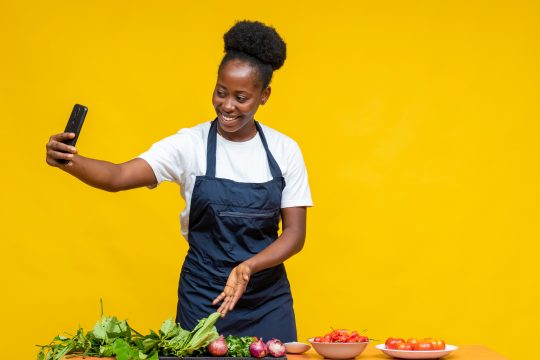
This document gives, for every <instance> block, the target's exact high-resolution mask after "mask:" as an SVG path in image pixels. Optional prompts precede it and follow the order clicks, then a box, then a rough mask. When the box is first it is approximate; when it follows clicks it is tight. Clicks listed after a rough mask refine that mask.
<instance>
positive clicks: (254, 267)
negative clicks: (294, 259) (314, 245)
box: [244, 207, 307, 274]
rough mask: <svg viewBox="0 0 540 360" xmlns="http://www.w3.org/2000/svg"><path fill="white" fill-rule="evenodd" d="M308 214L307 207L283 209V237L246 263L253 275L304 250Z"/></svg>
mask: <svg viewBox="0 0 540 360" xmlns="http://www.w3.org/2000/svg"><path fill="white" fill-rule="evenodd" d="M306 213H307V211H306V208H305V207H291V208H284V209H282V211H281V216H282V225H283V231H282V232H281V236H280V237H279V238H278V239H277V240H276V241H274V242H273V243H272V244H270V245H268V247H267V248H266V249H264V250H263V251H261V252H260V253H258V254H257V255H255V256H253V257H252V258H250V259H248V260H246V261H245V262H244V263H245V264H246V265H247V267H248V268H249V269H250V273H251V274H255V273H257V272H259V271H261V270H264V269H268V268H270V267H273V266H276V265H279V264H281V263H282V262H284V261H285V260H287V259H288V258H290V257H291V256H293V255H294V254H296V253H298V252H300V250H302V248H303V247H304V241H305V238H306Z"/></svg>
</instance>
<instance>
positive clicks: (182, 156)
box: [138, 129, 193, 185]
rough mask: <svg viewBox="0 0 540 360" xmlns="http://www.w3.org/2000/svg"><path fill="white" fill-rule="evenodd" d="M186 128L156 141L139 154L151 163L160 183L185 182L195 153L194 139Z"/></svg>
mask: <svg viewBox="0 0 540 360" xmlns="http://www.w3.org/2000/svg"><path fill="white" fill-rule="evenodd" d="M184 130H186V129H182V130H180V131H179V132H178V133H176V134H174V135H171V136H169V137H166V138H164V139H163V140H160V141H158V142H156V143H154V144H153V145H152V146H151V147H150V149H148V151H146V152H144V153H142V154H141V155H139V156H138V157H139V158H141V159H143V160H145V161H146V162H147V163H148V164H149V165H150V167H151V168H152V170H153V171H154V174H155V176H156V179H157V183H158V185H159V184H160V183H162V182H163V181H172V182H176V183H178V184H182V183H183V182H184V181H183V179H184V176H185V174H186V169H187V167H188V166H189V163H190V161H191V158H192V155H193V154H191V152H192V149H193V146H192V144H193V139H192V137H191V136H189V133H188V132H186V131H184Z"/></svg>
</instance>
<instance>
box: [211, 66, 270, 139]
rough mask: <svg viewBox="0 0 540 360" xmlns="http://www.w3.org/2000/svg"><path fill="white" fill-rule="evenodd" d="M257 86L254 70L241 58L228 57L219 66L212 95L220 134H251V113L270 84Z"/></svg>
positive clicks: (264, 97) (263, 100)
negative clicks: (228, 58) (265, 86)
mask: <svg viewBox="0 0 540 360" xmlns="http://www.w3.org/2000/svg"><path fill="white" fill-rule="evenodd" d="M261 87H262V86H261V81H260V79H259V76H258V73H257V70H256V69H254V68H253V67H252V66H250V65H249V64H248V63H247V62H245V61H241V60H231V61H229V62H228V63H226V64H225V65H224V66H223V67H222V68H221V71H220V72H219V74H218V79H217V83H216V87H215V89H214V94H213V96H212V103H213V105H214V109H216V115H217V118H218V130H219V133H220V134H221V136H223V137H225V138H226V139H228V140H232V141H245V140H249V139H250V138H252V137H253V136H254V135H255V132H256V130H255V123H254V117H255V113H256V112H257V109H258V108H259V105H263V104H264V103H266V101H267V100H268V97H269V96H270V87H269V86H268V87H267V88H266V89H264V90H263V89H262V88H261Z"/></svg>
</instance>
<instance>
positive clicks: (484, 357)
mask: <svg viewBox="0 0 540 360" xmlns="http://www.w3.org/2000/svg"><path fill="white" fill-rule="evenodd" d="M457 346H458V349H457V350H456V351H454V352H453V353H451V354H450V355H447V356H445V357H443V358H442V360H508V358H506V357H504V356H502V355H499V354H497V353H496V352H494V351H493V350H490V349H489V348H487V347H485V346H483V345H457ZM287 359H288V360H322V359H323V358H322V357H321V356H320V355H319V354H317V353H316V352H315V350H313V349H310V350H309V351H307V352H306V353H304V354H300V355H293V354H287ZM385 359H386V360H391V359H394V358H392V357H390V356H388V355H385V354H383V353H382V352H381V351H380V350H378V349H376V348H375V345H372V344H370V345H368V347H367V348H366V350H364V352H363V353H362V354H360V355H359V356H358V357H357V358H356V360H385Z"/></svg>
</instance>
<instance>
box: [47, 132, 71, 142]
mask: <svg viewBox="0 0 540 360" xmlns="http://www.w3.org/2000/svg"><path fill="white" fill-rule="evenodd" d="M74 137H75V133H72V132H63V133H60V134H56V135H53V136H51V138H50V140H56V141H66V140H70V139H73V138H74Z"/></svg>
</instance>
